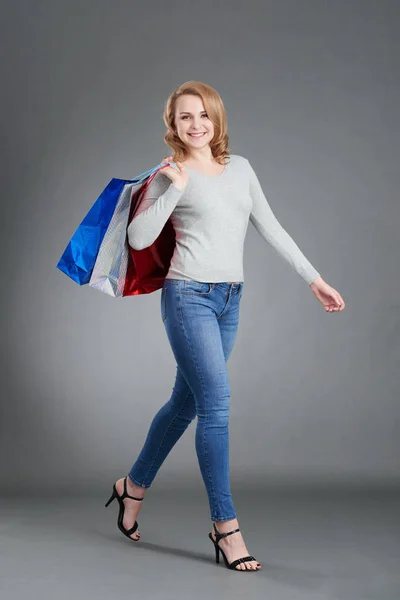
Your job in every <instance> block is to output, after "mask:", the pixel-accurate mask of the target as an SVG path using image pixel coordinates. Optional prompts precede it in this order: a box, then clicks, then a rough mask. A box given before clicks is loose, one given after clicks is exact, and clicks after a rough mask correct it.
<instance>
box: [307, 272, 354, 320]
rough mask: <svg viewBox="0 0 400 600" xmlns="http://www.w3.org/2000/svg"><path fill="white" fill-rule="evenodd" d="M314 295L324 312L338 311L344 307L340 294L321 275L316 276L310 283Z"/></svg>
mask: <svg viewBox="0 0 400 600" xmlns="http://www.w3.org/2000/svg"><path fill="white" fill-rule="evenodd" d="M310 288H311V289H312V292H313V294H314V296H315V297H316V298H317V300H319V301H320V302H321V304H322V306H323V307H324V309H325V310H326V312H338V311H340V310H343V309H344V307H345V303H344V300H343V298H342V296H341V295H340V294H339V292H337V291H336V290H335V289H334V288H333V287H331V286H330V285H328V284H327V283H326V281H324V280H323V279H322V277H317V278H316V279H314V281H312V282H311V283H310Z"/></svg>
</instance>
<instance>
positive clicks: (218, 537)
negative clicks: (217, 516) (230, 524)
mask: <svg viewBox="0 0 400 600" xmlns="http://www.w3.org/2000/svg"><path fill="white" fill-rule="evenodd" d="M213 525H214V531H215V537H216V538H217V540H221V539H222V538H224V537H226V536H227V535H232V533H236V532H237V531H240V529H239V528H237V529H232V531H227V532H226V533H219V531H218V530H217V528H216V526H215V523H213Z"/></svg>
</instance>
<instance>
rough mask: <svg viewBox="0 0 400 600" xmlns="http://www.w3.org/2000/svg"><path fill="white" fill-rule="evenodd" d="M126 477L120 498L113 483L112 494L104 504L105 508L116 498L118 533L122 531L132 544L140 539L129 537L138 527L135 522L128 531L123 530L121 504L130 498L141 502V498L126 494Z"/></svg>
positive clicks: (123, 506) (123, 510) (122, 508)
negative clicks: (117, 504)
mask: <svg viewBox="0 0 400 600" xmlns="http://www.w3.org/2000/svg"><path fill="white" fill-rule="evenodd" d="M126 479H127V478H126V477H125V479H124V492H123V494H122V495H121V496H119V495H118V492H117V488H116V487H115V483H114V485H113V493H112V494H111V497H110V499H109V500H108V501H107V502H106V504H105V506H106V507H107V506H108V505H109V504H111V502H112V501H113V500H114V498H116V499H117V500H118V503H119V513H118V521H117V525H118V529H119V530H120V531H122V533H123V534H124V535H126V537H128V538H129V539H130V540H132V541H133V542H138V541H139V539H140V538H138V539H136V540H135V538H133V537H131V535H132V533H135V531H136V529H137V528H138V527H139V523H138V522H137V521H135V523H134V525H133V527H131V528H130V529H125V527H124V526H123V525H122V521H123V518H124V513H125V504H124V502H123V500H124V498H131V499H132V500H143V498H135V497H134V496H130V495H129V494H128V491H127V489H126Z"/></svg>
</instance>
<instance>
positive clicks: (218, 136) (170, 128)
mask: <svg viewBox="0 0 400 600" xmlns="http://www.w3.org/2000/svg"><path fill="white" fill-rule="evenodd" d="M188 94H191V95H194V96H199V98H201V99H202V101H203V104H204V108H205V110H206V112H207V115H208V118H209V119H210V120H211V121H212V123H213V124H214V137H213V139H212V141H211V142H210V148H211V152H212V155H213V157H214V159H215V160H216V161H217V162H218V163H220V164H225V159H226V158H227V157H229V155H230V153H231V150H230V148H229V147H228V142H229V136H228V133H227V122H226V110H225V106H224V103H223V102H222V98H221V96H220V95H219V94H218V92H217V90H215V89H214V88H213V87H211V86H210V85H207V84H206V83H202V82H201V81H186V82H185V83H183V84H182V85H179V86H178V87H177V88H176V89H175V90H174V91H173V92H172V94H171V95H170V97H169V98H168V100H167V102H166V104H165V108H164V112H163V119H164V123H165V125H166V127H167V132H166V134H165V135H164V141H165V143H166V144H167V146H170V148H172V151H173V155H172V160H173V161H174V162H177V161H178V162H181V161H184V160H185V158H186V157H187V155H188V152H187V150H186V146H185V144H184V143H183V142H182V140H181V139H180V138H179V136H178V134H177V133H176V132H175V111H176V101H177V99H178V98H179V97H180V96H183V95H188Z"/></svg>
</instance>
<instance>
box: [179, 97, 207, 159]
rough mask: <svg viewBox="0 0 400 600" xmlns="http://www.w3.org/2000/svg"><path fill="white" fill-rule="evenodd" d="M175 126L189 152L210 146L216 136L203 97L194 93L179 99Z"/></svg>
mask: <svg viewBox="0 0 400 600" xmlns="http://www.w3.org/2000/svg"><path fill="white" fill-rule="evenodd" d="M175 126H176V131H177V134H178V136H179V137H180V139H181V140H182V142H183V143H184V144H185V145H186V146H187V149H188V152H189V154H190V150H191V149H193V150H199V149H201V148H203V149H204V147H205V146H209V144H210V142H211V140H212V139H213V137H214V125H213V123H212V121H210V119H209V118H208V115H207V112H206V110H205V108H204V104H203V101H202V99H201V98H199V96H194V95H192V94H190V95H189V94H186V95H185V94H184V95H182V96H179V98H178V99H177V101H176V110H175ZM192 134H200V135H192Z"/></svg>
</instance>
